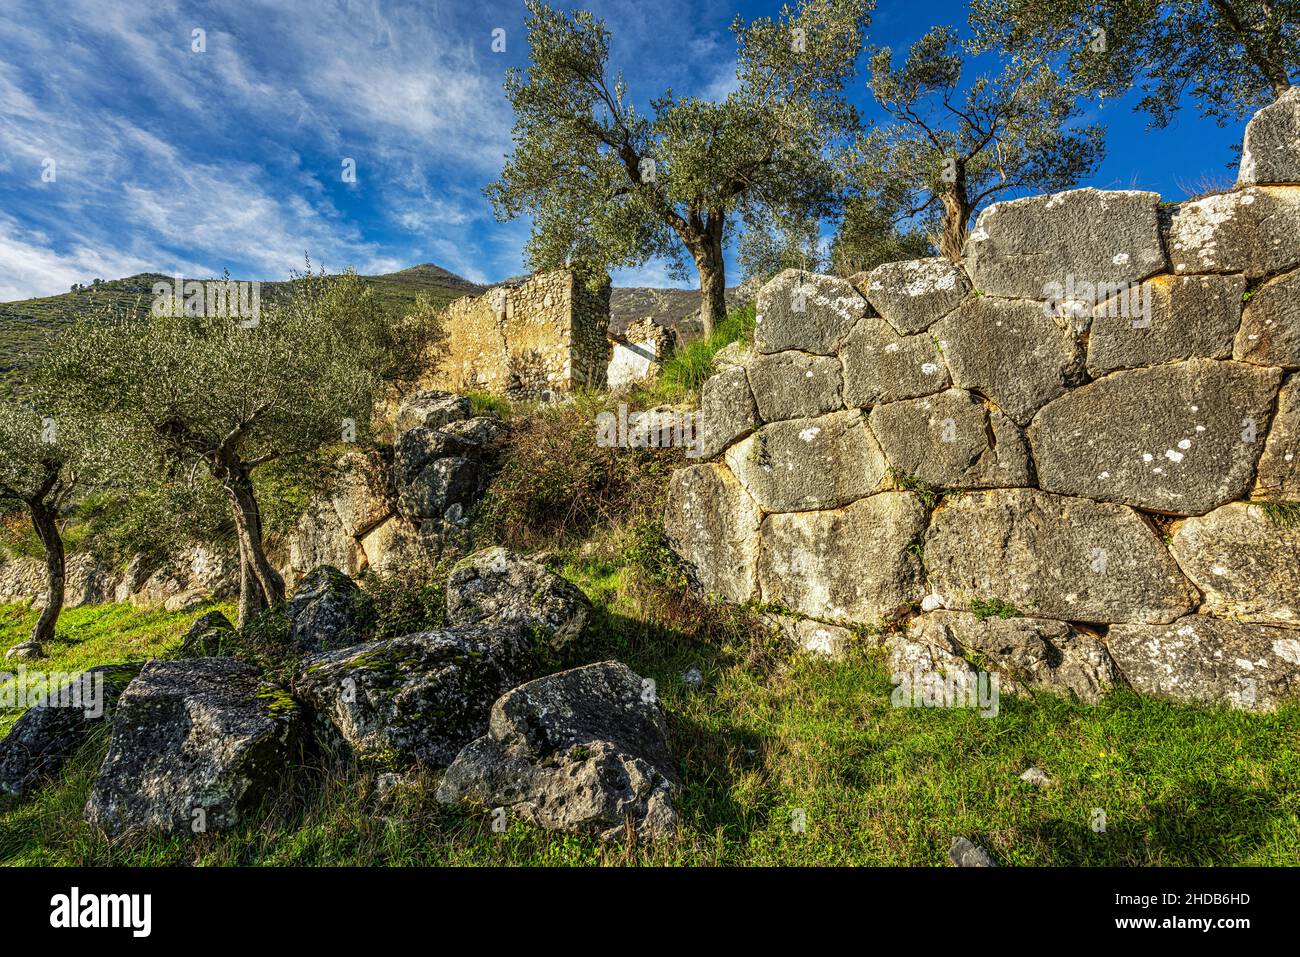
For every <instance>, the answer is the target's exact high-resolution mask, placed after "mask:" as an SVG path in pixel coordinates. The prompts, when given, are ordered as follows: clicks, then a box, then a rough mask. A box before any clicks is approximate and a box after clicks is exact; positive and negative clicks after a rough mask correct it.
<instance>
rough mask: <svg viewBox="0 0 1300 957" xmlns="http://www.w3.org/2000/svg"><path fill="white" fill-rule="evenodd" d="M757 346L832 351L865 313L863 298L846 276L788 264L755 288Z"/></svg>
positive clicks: (759, 349)
mask: <svg viewBox="0 0 1300 957" xmlns="http://www.w3.org/2000/svg"><path fill="white" fill-rule="evenodd" d="M756 310H757V312H756V316H755V319H754V348H755V351H757V352H785V351H786V350H787V349H798V350H799V351H800V352H812V353H815V354H816V355H821V356H832V355H834V354H835V352H836V350H837V349H839V347H840V343H842V342H843V341H844V337H845V336H847V335H848V334H849V331H850V330H851V329H852V328H853V326H854V324H855V323H857V321H858V320H859V319H861V318H862V317H863V316H864V315H866V313H867V301H866V300H865V299H863V298H862V296H861V295H859V294H858V291H857V290H856V289H854V288H853V286H852V284H850V283H849V281H848V280H846V279H838V278H836V277H834V276H822V275H818V274H816V273H809V272H801V271H800V270H798V269H787V270H786V271H785V272H782V273H779V274H778V275H777V276H776V277H775V278H773V279H772V280H771V281H769V282H768V284H767V285H765V286H764V287H763V288H762V290H761V291H760V292H759V294H758V303H757V306H756Z"/></svg>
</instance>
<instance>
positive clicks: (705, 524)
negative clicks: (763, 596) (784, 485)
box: [664, 463, 763, 602]
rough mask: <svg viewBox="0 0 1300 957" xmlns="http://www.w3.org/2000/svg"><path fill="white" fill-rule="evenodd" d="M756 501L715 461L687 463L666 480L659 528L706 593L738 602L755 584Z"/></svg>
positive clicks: (749, 594) (752, 591)
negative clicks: (662, 523)
mask: <svg viewBox="0 0 1300 957" xmlns="http://www.w3.org/2000/svg"><path fill="white" fill-rule="evenodd" d="M762 518H763V515H762V513H761V512H760V511H759V510H758V505H757V504H755V502H754V500H753V499H752V498H751V497H750V495H749V493H748V492H746V491H745V489H744V486H742V485H741V484H740V482H739V481H737V479H736V477H735V476H734V475H732V474H731V471H730V470H729V469H728V468H727V467H726V466H725V465H722V464H720V463H711V464H707V465H692V466H690V467H689V468H684V469H680V470H678V471H676V472H674V473H673V477H672V479H671V480H670V481H669V483H668V505H667V507H666V509H665V514H664V531H665V533H666V534H667V536H668V541H669V542H670V544H671V545H672V547H673V550H674V551H675V552H676V553H677V554H678V555H679V556H680V557H681V559H682V561H683V562H684V563H685V565H686V566H687V568H688V569H689V572H690V574H691V577H692V578H693V579H694V581H695V583H696V584H697V585H698V586H699V587H700V589H701V590H703V591H704V592H706V593H709V594H716V595H721V596H722V597H723V598H725V599H727V600H728V601H733V602H744V601H748V600H749V599H750V598H752V597H754V594H755V591H756V590H757V587H758V577H757V576H758V527H759V522H760V521H761V520H762Z"/></svg>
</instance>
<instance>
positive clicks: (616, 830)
mask: <svg viewBox="0 0 1300 957" xmlns="http://www.w3.org/2000/svg"><path fill="white" fill-rule="evenodd" d="M679 786H680V785H679V781H678V776H677V771H676V766H675V762H674V761H673V758H672V754H671V752H670V751H669V747H668V728H667V724H666V723H665V721H664V717H663V713H662V712H661V711H660V710H659V704H658V700H657V698H656V696H655V692H654V686H653V684H652V683H650V682H647V681H646V680H645V679H643V678H641V677H640V676H639V675H636V674H634V673H633V672H632V671H631V669H629V668H628V667H627V666H626V665H624V664H621V663H619V662H617V661H605V662H601V663H599V664H594V665H586V666H585V667H582V668H574V669H572V670H570V671H562V672H560V673H559V674H554V675H550V676H548V677H545V678H539V679H537V680H536V681H530V682H528V683H527V684H525V685H521V686H520V687H518V688H515V689H514V690H513V691H510V692H509V693H507V694H505V695H503V696H502V697H501V699H500V700H499V701H497V703H496V704H495V705H493V706H492V715H491V718H490V720H489V722H488V730H487V734H485V735H484V736H483V737H480V738H478V739H477V740H475V741H474V742H472V743H471V744H469V745H467V746H466V747H465V749H464V750H462V751H461V752H460V754H459V755H457V757H456V760H455V761H454V762H453V763H452V765H451V767H449V768H448V769H447V773H446V774H445V775H444V776H443V780H442V783H441V784H440V785H439V787H438V800H440V801H443V802H444V803H455V802H458V801H461V800H469V801H471V802H474V803H478V804H481V805H484V806H486V807H508V808H509V809H510V810H511V811H512V812H514V813H516V814H519V815H521V816H523V817H524V818H525V819H526V820H528V821H531V822H532V823H534V824H537V825H539V826H541V827H544V828H548V829H551V830H560V831H569V832H574V833H582V834H594V835H598V836H600V837H601V838H603V839H606V840H610V839H617V838H620V837H622V836H624V835H628V834H629V832H633V833H635V834H636V836H637V837H638V838H641V839H648V840H656V839H661V838H665V837H669V836H671V835H672V834H673V833H674V832H675V831H676V826H677V812H676V810H675V809H674V807H673V800H674V797H675V795H676V793H677V790H678V788H679Z"/></svg>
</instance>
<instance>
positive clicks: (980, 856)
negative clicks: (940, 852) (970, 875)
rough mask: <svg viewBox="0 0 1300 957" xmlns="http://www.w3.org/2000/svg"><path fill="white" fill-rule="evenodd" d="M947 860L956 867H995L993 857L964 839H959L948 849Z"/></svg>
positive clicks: (995, 863) (996, 864)
mask: <svg viewBox="0 0 1300 957" xmlns="http://www.w3.org/2000/svg"><path fill="white" fill-rule="evenodd" d="M948 860H950V861H952V862H953V864H955V865H956V866H957V867H997V866H998V862H997V861H995V860H994V859H993V855H992V854H990V853H989V852H988V851H986V850H984V848H982V847H980V846H979V845H978V844H972V843H971V842H970V841H968V840H966V838H964V837H959V838H957V839H956V840H955V841H953V842H952V847H950V848H948Z"/></svg>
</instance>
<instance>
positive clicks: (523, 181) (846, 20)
mask: <svg viewBox="0 0 1300 957" xmlns="http://www.w3.org/2000/svg"><path fill="white" fill-rule="evenodd" d="M527 6H528V10H529V18H528V36H529V44H530V54H531V61H532V62H531V64H530V65H529V66H528V68H527V70H524V71H520V70H512V71H510V73H509V74H508V75H507V78H506V95H507V97H508V98H509V100H510V103H511V105H512V106H513V108H514V112H515V116H516V122H515V127H514V144H515V145H514V150H513V152H512V153H511V155H510V156H509V157H508V159H507V161H506V164H505V167H504V169H503V170H502V173H501V176H500V177H499V178H498V179H497V180H496V181H495V182H494V183H492V184H490V185H489V186H488V187H487V188H486V190H485V192H486V194H487V196H488V197H489V199H490V200H491V202H492V204H493V207H494V209H495V211H496V213H497V216H498V218H500V219H510V218H514V217H517V216H520V215H524V214H528V215H530V216H531V217H532V221H533V231H532V236H531V238H530V239H529V242H528V246H527V256H528V259H529V262H530V264H531V265H532V266H533V268H538V269H543V268H554V267H557V266H561V265H568V264H583V265H586V266H587V267H590V268H595V269H597V270H600V271H603V270H607V269H611V268H615V267H630V266H637V265H640V264H642V263H644V262H646V261H648V260H649V259H652V258H656V257H662V258H665V259H667V260H668V261H669V263H670V264H672V266H673V268H674V270H675V271H677V272H678V274H683V271H684V268H685V261H684V258H683V256H682V252H683V250H684V251H685V252H686V253H689V255H690V256H691V258H692V259H693V260H694V263H695V266H696V269H697V270H698V273H699V279H700V290H701V293H702V304H701V319H702V321H703V324H704V326H705V331H706V332H708V331H709V330H711V329H712V326H713V324H714V322H715V321H716V320H717V319H718V318H720V317H721V315H722V314H723V311H724V310H725V299H724V293H725V289H726V282H725V265H724V263H723V247H724V243H725V242H726V240H727V239H728V238H729V236H730V232H731V230H732V229H733V228H734V219H735V218H736V217H740V218H742V219H746V220H748V221H751V222H753V221H756V220H757V219H758V217H759V216H760V215H761V211H763V210H768V211H771V210H779V211H781V212H783V213H785V214H787V215H791V216H793V217H796V218H806V217H814V218H816V217H819V216H821V215H823V214H825V213H827V212H829V211H830V210H831V208H832V207H833V204H834V194H835V168H834V164H833V162H832V161H831V159H830V156H829V155H828V148H829V146H830V144H832V143H833V142H834V141H836V140H837V139H838V138H841V137H847V136H849V135H851V132H852V130H853V129H854V128H855V126H856V122H857V117H856V113H855V111H854V109H853V108H852V107H851V106H850V105H849V104H848V103H847V102H846V100H845V99H844V95H843V93H844V90H845V88H846V86H847V85H848V83H849V82H850V81H851V80H852V78H853V76H854V74H855V61H856V59H857V56H858V54H859V52H860V50H861V48H862V45H863V42H864V36H865V30H866V27H867V24H868V22H869V18H870V12H871V9H872V4H871V3H869V2H868V3H864V2H862V0H799V3H798V5H797V7H796V8H790V7H788V6H787V7H783V8H782V11H781V13H780V15H779V16H778V17H777V18H776V19H770V18H760V19H756V20H754V21H752V22H749V23H746V22H744V21H743V20H742V19H741V18H737V19H736V21H735V22H734V24H733V27H732V29H733V32H734V33H735V36H736V45H737V64H736V89H735V90H734V91H733V92H731V93H729V94H727V96H726V97H725V98H723V99H722V100H720V101H716V102H713V101H709V100H705V99H701V98H699V97H694V96H678V95H677V94H676V93H674V92H673V91H672V90H671V89H670V90H667V91H665V92H664V93H663V94H662V95H660V96H658V97H657V98H655V99H654V100H653V101H651V103H650V111H649V113H643V112H642V111H640V110H638V109H637V108H636V106H635V105H634V104H633V103H632V102H631V100H630V98H629V94H628V87H627V84H626V82H625V81H624V79H623V76H622V74H620V73H614V74H611V72H610V65H609V56H610V39H611V38H610V34H609V31H608V29H607V28H606V27H605V25H604V23H603V21H601V20H599V19H598V18H596V17H595V16H593V15H592V14H591V13H589V12H586V11H577V12H575V13H573V14H570V15H565V14H563V13H560V12H557V11H555V10H552V9H551V8H550V7H548V6H546V5H545V3H543V2H542V0H528V3H527Z"/></svg>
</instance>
